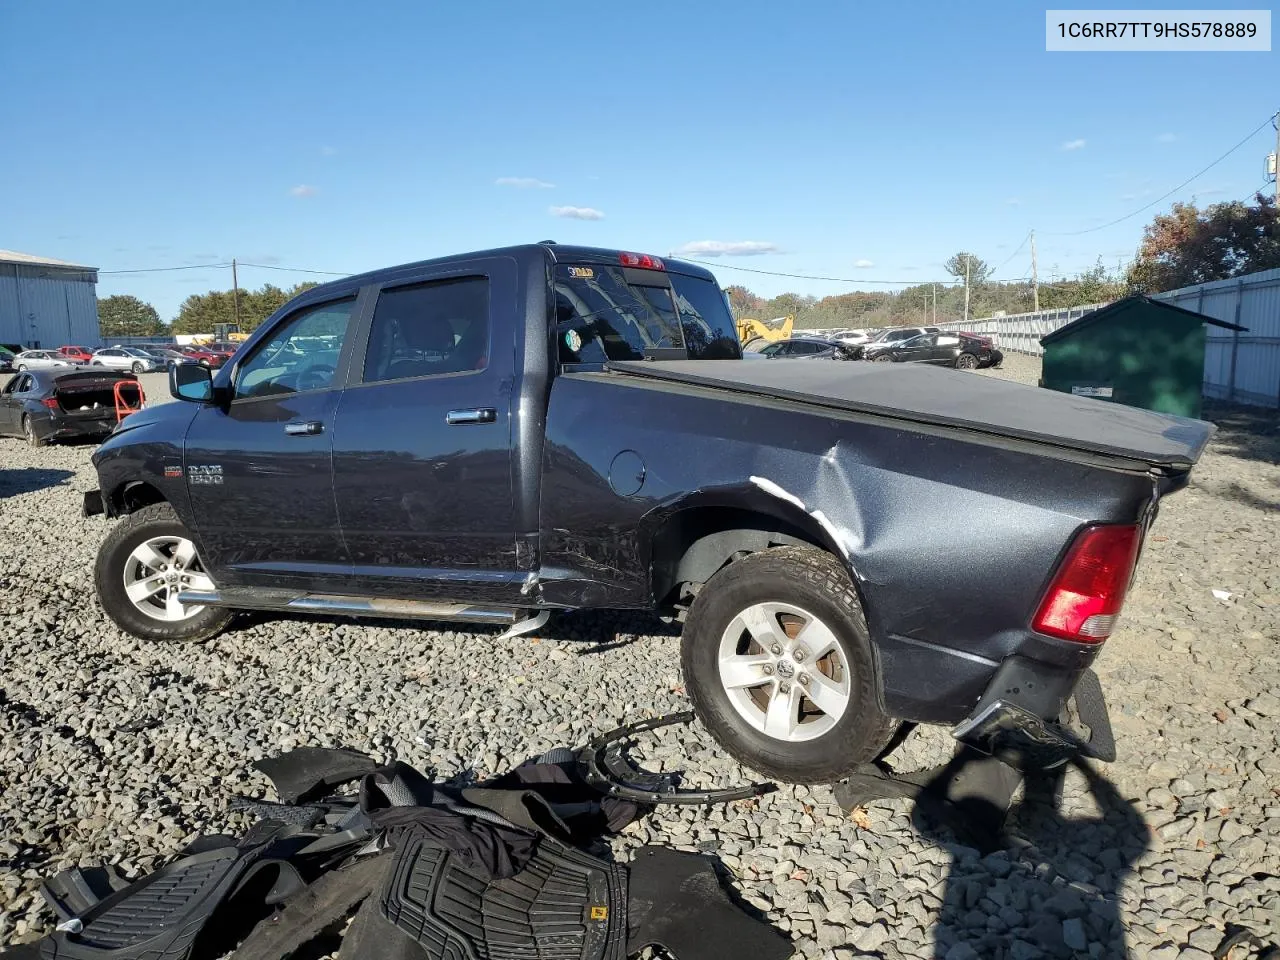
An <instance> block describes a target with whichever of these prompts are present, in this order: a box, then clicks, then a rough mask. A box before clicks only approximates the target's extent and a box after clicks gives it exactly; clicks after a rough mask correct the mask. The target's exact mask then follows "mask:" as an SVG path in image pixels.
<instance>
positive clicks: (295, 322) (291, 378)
mask: <svg viewBox="0 0 1280 960" xmlns="http://www.w3.org/2000/svg"><path fill="white" fill-rule="evenodd" d="M354 307H355V300H354V299H350V300H339V301H335V302H333V303H322V304H318V305H316V306H314V307H307V308H305V309H303V310H300V311H298V312H297V313H295V314H294V315H293V316H292V317H290V318H289V319H287V320H285V321H284V322H283V323H281V324H280V325H279V326H278V327H276V328H275V329H274V330H273V331H271V335H270V336H269V337H268V338H267V339H266V340H264V341H263V342H262V343H261V344H259V345H258V348H257V349H256V350H255V351H254V352H253V353H252V354H251V355H250V356H249V357H248V359H246V360H245V362H244V363H243V365H241V367H240V370H239V371H238V373H237V374H236V386H235V398H236V399H237V400H246V399H254V398H257V397H269V396H278V395H280V394H286V393H302V392H304V391H307V390H325V389H328V387H329V386H330V385H331V384H332V383H333V376H334V373H335V372H336V371H337V368H338V356H339V355H340V354H341V353H342V344H343V342H344V341H345V340H346V338H347V327H348V325H349V324H350V321H351V311H352V309H353V308H354Z"/></svg>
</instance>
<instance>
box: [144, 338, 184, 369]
mask: <svg viewBox="0 0 1280 960" xmlns="http://www.w3.org/2000/svg"><path fill="white" fill-rule="evenodd" d="M142 349H143V350H145V351H147V353H149V354H151V356H153V357H155V358H156V359H157V360H159V361H160V363H162V364H163V365H164V366H165V367H172V366H173V365H174V364H178V363H195V362H196V361H195V360H194V359H193V358H192V357H190V356H188V355H187V354H185V353H183V352H182V351H181V350H179V349H177V348H176V347H170V346H164V345H152V344H144V345H143V346H142Z"/></svg>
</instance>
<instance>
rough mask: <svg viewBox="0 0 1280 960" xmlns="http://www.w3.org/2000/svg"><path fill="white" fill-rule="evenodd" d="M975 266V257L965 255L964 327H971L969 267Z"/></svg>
mask: <svg viewBox="0 0 1280 960" xmlns="http://www.w3.org/2000/svg"><path fill="white" fill-rule="evenodd" d="M972 265H973V256H972V255H971V254H968V253H966V254H965V255H964V325H965V327H966V329H967V328H968V326H969V267H971V266H972Z"/></svg>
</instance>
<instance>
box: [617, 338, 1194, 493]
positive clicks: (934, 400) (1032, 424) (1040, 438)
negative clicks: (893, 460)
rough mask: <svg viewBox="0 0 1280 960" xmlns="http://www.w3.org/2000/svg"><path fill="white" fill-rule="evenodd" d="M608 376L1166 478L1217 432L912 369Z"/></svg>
mask: <svg viewBox="0 0 1280 960" xmlns="http://www.w3.org/2000/svg"><path fill="white" fill-rule="evenodd" d="M608 369H609V370H610V371H613V372H615V373H618V374H622V375H624V376H629V377H646V378H651V379H658V380H665V381H669V382H675V383H684V384H690V385H694V386H699V387H710V388H713V389H721V390H732V391H736V392H741V393H749V394H754V395H757V396H764V397H774V398H777V399H780V400H795V401H801V402H804V403H809V404H816V405H819V406H826V407H832V408H835V409H842V410H853V411H857V412H861V413H869V414H874V415H877V416H882V417H891V418H894V419H898V420H906V421H910V422H915V423H924V424H938V425H943V426H949V427H959V428H962V429H965V430H972V431H977V432H980V433H985V434H991V435H995V436H1002V437H1012V438H1017V439H1021V440H1029V441H1032V442H1035V443H1040V444H1049V445H1052V446H1056V447H1063V448H1066V449H1070V450H1079V451H1084V452H1087V453H1094V454H1102V455H1105V456H1109V457H1120V458H1124V459H1126V460H1129V461H1134V460H1137V461H1141V462H1143V463H1145V464H1147V465H1148V466H1151V467H1156V468H1162V469H1164V470H1168V471H1173V472H1182V471H1186V470H1189V469H1190V468H1191V467H1192V465H1194V464H1195V462H1196V461H1197V460H1198V459H1199V458H1200V454H1201V453H1202V452H1203V450H1204V447H1205V444H1206V443H1208V441H1209V438H1210V437H1211V436H1212V435H1213V432H1214V430H1215V428H1214V426H1213V425H1212V424H1209V423H1205V422H1203V421H1201V420H1189V419H1187V418H1184V417H1175V416H1170V415H1168V414H1163V413H1152V412H1151V411H1148V410H1139V409H1137V408H1135V407H1127V406H1124V405H1122V404H1115V403H1107V402H1105V401H1102V400H1093V399H1090V398H1088V397H1075V396H1071V395H1070V394H1065V393H1058V392H1056V391H1053V390H1044V389H1040V388H1037V387H1028V386H1025V385H1023V384H1018V383H1010V382H1009V381H1007V380H997V379H994V378H992V377H984V376H979V375H976V374H973V373H965V372H962V371H957V370H943V369H938V368H934V367H927V366H923V365H918V364H897V363H895V364H876V363H857V362H836V361H831V362H823V361H813V360H715V361H708V360H672V361H624V362H615V363H610V364H609V365H608Z"/></svg>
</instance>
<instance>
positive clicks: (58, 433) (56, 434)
mask: <svg viewBox="0 0 1280 960" xmlns="http://www.w3.org/2000/svg"><path fill="white" fill-rule="evenodd" d="M115 428H116V418H115V414H114V413H112V414H111V416H110V417H68V416H61V417H57V416H55V417H50V418H49V419H48V420H45V421H44V422H43V423H39V422H37V424H36V432H37V433H38V434H39V435H40V437H41V438H42V439H44V440H69V439H72V438H75V437H97V438H102V437H106V436H107V435H108V434H110V433H111V431H112V430H114V429H115Z"/></svg>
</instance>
